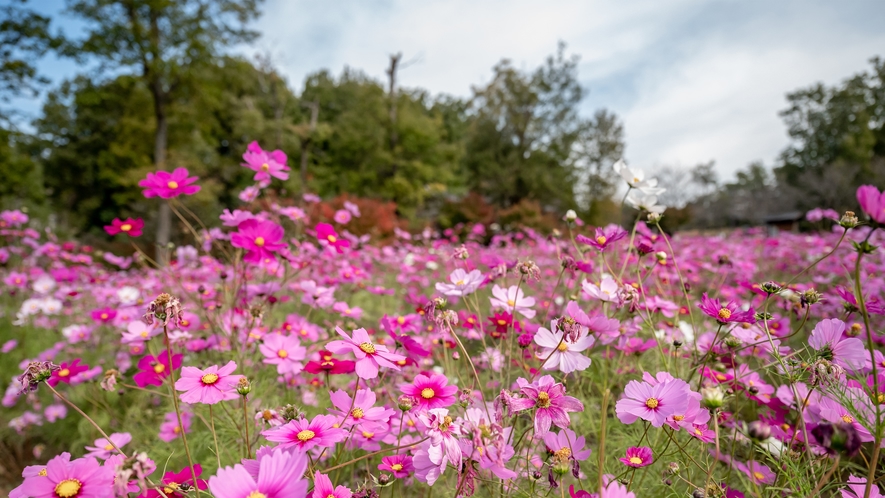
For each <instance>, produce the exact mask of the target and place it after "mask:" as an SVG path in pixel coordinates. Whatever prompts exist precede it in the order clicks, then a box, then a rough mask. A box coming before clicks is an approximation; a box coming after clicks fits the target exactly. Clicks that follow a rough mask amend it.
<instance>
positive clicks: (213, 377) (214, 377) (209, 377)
mask: <svg viewBox="0 0 885 498" xmlns="http://www.w3.org/2000/svg"><path fill="white" fill-rule="evenodd" d="M200 381H201V382H202V383H203V384H206V385H209V386H211V385H212V384H214V383H216V382H218V374H206V375H204V376H202V377H200Z"/></svg>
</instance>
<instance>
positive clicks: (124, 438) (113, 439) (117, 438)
mask: <svg viewBox="0 0 885 498" xmlns="http://www.w3.org/2000/svg"><path fill="white" fill-rule="evenodd" d="M109 437H110V441H108V440H107V439H105V438H103V437H102V438H98V439H96V440H95V446H87V447H86V449H87V450H88V451H89V452H88V453H86V454H85V455H83V456H84V457H93V458H98V459H99V460H107V459H108V458H110V457H111V455H113V454H115V453H118V452H117V450H116V449H115V448H114V446H115V445H116V446H117V448H122V447H123V446H126V445H127V444H128V443H129V442H130V441H132V435H131V434H129V433H128V432H122V433H121V432H115V433H113V434H111V435H110V436H109ZM111 443H114V444H111Z"/></svg>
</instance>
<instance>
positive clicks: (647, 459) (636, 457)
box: [618, 446, 655, 469]
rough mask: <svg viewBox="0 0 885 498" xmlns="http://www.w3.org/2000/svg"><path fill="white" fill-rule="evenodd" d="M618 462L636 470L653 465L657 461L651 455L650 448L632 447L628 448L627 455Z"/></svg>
mask: <svg viewBox="0 0 885 498" xmlns="http://www.w3.org/2000/svg"><path fill="white" fill-rule="evenodd" d="M618 460H620V461H621V463H623V464H624V465H626V466H627V467H633V468H636V469H638V468H640V467H645V466H648V465H651V464H652V463H653V462H654V461H655V459H654V457H652V454H651V448H649V447H648V446H640V447H636V446H631V447H629V448H627V455H626V456H625V457H624V458H619V459H618Z"/></svg>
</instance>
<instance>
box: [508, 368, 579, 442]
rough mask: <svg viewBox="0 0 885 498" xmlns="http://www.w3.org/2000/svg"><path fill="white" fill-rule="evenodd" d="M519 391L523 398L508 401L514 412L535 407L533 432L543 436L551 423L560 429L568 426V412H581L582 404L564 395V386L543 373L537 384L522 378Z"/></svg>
mask: <svg viewBox="0 0 885 498" xmlns="http://www.w3.org/2000/svg"><path fill="white" fill-rule="evenodd" d="M520 384H521V388H520V392H521V393H522V394H523V396H525V397H523V398H515V399H512V400H511V402H510V409H511V410H513V411H514V412H520V411H522V410H528V409H530V408H535V434H537V435H538V436H543V435H544V434H547V432H548V431H549V430H550V426H551V425H555V426H557V427H559V428H560V429H565V428H566V427H568V426H569V423H570V420H569V416H568V412H582V411H584V405H583V403H581V402H580V401H578V399H577V398H574V397H572V396H566V395H565V386H563V385H562V384H559V383H557V382H555V381H554V380H553V377H551V376H549V375H545V376H543V377H541V378H540V379H538V383H537V384H529V383H527V382H526V381H525V380H522V382H521V383H520Z"/></svg>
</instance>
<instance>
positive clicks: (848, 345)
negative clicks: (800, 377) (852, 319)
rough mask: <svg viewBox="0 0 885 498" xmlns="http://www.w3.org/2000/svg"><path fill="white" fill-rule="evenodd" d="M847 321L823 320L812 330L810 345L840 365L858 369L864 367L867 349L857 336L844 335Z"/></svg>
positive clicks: (851, 369)
mask: <svg viewBox="0 0 885 498" xmlns="http://www.w3.org/2000/svg"><path fill="white" fill-rule="evenodd" d="M844 332H845V322H843V321H842V320H839V319H838V318H828V319H826V320H821V321H820V322H819V323H818V324H817V325H815V327H814V330H812V331H811V337H809V338H808V345H809V346H811V347H812V348H814V349H815V350H816V351H817V354H818V356H820V357H821V358H823V359H825V360H828V361H832V362H833V363H835V364H837V365H839V366H840V367H842V368H844V369H846V370H849V371H856V370H860V369H862V368H863V367H864V365H865V364H866V361H867V350H866V348H864V346H863V342H861V340H860V339H858V338H856V337H843V333H844Z"/></svg>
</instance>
